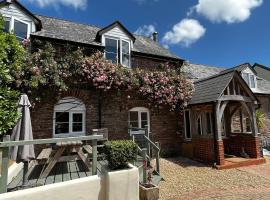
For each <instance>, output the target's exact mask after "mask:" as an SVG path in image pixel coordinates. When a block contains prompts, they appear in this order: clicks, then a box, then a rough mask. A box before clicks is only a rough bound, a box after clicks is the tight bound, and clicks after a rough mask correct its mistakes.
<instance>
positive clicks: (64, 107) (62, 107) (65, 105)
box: [53, 97, 86, 137]
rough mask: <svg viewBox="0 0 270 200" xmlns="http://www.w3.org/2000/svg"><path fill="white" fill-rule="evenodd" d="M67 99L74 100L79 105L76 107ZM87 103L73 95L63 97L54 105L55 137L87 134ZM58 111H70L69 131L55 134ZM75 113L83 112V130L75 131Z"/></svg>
mask: <svg viewBox="0 0 270 200" xmlns="http://www.w3.org/2000/svg"><path fill="white" fill-rule="evenodd" d="M66 100H72V101H73V102H72V103H73V104H74V103H75V104H76V103H77V105H79V106H77V107H74V106H73V104H71V103H70V102H67V101H66ZM85 111H86V109H85V105H84V104H83V102H82V101H80V100H79V99H77V98H73V97H65V98H63V99H61V100H60V101H59V102H58V103H57V104H56V105H55V106H54V113H53V137H75V136H84V135H86V133H85V132H86V131H85V130H86V128H85V124H86V117H85ZM57 112H66V113H69V122H68V123H69V132H68V133H62V134H55V125H56V122H55V120H56V113H57ZM73 114H82V131H81V132H73V130H72V128H73V126H72V125H73Z"/></svg>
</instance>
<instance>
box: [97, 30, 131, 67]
mask: <svg viewBox="0 0 270 200" xmlns="http://www.w3.org/2000/svg"><path fill="white" fill-rule="evenodd" d="M106 39H111V40H116V41H117V58H116V63H117V64H119V62H120V64H121V65H123V63H122V41H125V42H127V43H128V44H129V66H126V65H123V66H124V67H127V68H131V41H129V40H126V39H123V38H120V37H113V36H108V35H102V39H101V42H102V45H103V46H105V47H106ZM119 44H120V45H119ZM119 50H120V51H119ZM119 54H120V55H119ZM104 58H105V59H106V52H104Z"/></svg>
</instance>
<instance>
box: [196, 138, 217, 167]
mask: <svg viewBox="0 0 270 200" xmlns="http://www.w3.org/2000/svg"><path fill="white" fill-rule="evenodd" d="M192 144H193V157H194V159H196V160H199V161H201V162H205V163H212V162H214V161H215V153H214V141H213V139H211V138H199V137H198V138H193V139H192Z"/></svg>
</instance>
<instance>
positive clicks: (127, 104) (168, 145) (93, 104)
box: [32, 90, 183, 156]
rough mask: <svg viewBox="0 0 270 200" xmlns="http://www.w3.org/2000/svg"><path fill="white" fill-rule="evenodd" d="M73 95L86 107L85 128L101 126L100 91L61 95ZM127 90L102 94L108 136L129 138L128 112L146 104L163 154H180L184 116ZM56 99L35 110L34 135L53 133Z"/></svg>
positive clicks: (49, 135) (63, 95)
mask: <svg viewBox="0 0 270 200" xmlns="http://www.w3.org/2000/svg"><path fill="white" fill-rule="evenodd" d="M65 96H72V97H76V98H78V99H80V100H81V101H83V102H84V104H85V106H86V130H87V133H89V134H91V130H92V129H94V128H98V125H99V116H98V92H97V91H89V90H76V91H71V92H67V93H65V94H62V95H61V97H59V98H58V99H60V98H63V97H65ZM127 96H128V95H127V94H125V93H122V94H121V93H117V92H116V91H111V92H106V93H103V94H102V110H101V113H102V115H101V117H102V118H101V124H102V127H106V128H108V129H109V139H128V138H129V135H128V111H129V109H131V108H133V107H146V108H149V109H150V127H151V132H152V135H151V137H152V139H153V141H155V142H160V144H161V149H162V150H161V153H162V155H163V156H171V155H175V154H179V153H180V146H181V139H180V137H179V135H177V131H178V130H179V129H182V128H181V127H179V121H180V122H182V121H183V120H182V118H181V116H177V115H176V113H175V112H169V108H165V107H164V108H159V109H158V108H151V107H150V106H149V105H148V103H147V101H145V100H143V98H141V97H138V96H137V95H132V94H131V95H130V98H127ZM56 102H57V100H56V99H55V100H51V99H48V100H47V101H46V102H42V103H41V104H39V105H37V106H36V107H34V108H33V109H32V125H33V134H34V138H36V139H37V138H51V137H52V135H53V109H54V105H55V103H56Z"/></svg>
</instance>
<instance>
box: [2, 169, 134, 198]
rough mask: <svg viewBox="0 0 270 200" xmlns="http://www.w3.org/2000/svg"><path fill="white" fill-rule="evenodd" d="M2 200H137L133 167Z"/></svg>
mask: <svg viewBox="0 0 270 200" xmlns="http://www.w3.org/2000/svg"><path fill="white" fill-rule="evenodd" d="M0 199H1V200H25V199H27V200H38V199H42V200H52V199H53V200H63V199H65V200H89V199H93V200H127V199H128V200H139V170H138V168H136V167H133V166H132V168H131V169H127V170H119V171H114V172H108V173H104V174H103V175H102V176H98V175H96V176H89V177H85V178H80V179H75V180H71V181H66V182H62V183H55V184H50V185H45V186H40V187H36V188H31V189H25V190H19V191H15V192H9V193H5V194H1V195H0Z"/></svg>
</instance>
